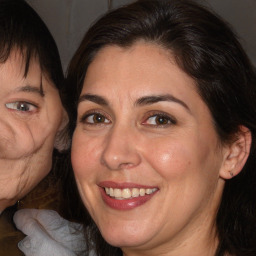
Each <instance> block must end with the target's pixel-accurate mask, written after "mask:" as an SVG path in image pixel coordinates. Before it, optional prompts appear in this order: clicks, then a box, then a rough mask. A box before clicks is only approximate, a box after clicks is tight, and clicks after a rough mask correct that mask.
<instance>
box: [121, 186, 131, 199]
mask: <svg viewBox="0 0 256 256" xmlns="http://www.w3.org/2000/svg"><path fill="white" fill-rule="evenodd" d="M131 195H132V193H131V190H130V189H129V188H125V189H122V197H123V198H125V199H127V198H130V197H131Z"/></svg>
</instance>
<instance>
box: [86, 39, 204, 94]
mask: <svg viewBox="0 0 256 256" xmlns="http://www.w3.org/2000/svg"><path fill="white" fill-rule="evenodd" d="M195 88H196V83H195V81H194V79H192V78H191V77H190V76H188V75H187V74H186V73H185V72H183V71H182V70H181V69H180V68H179V67H178V65H177V64H176V62H175V59H174V57H173V55H172V54H171V53H170V51H168V50H166V49H164V48H163V47H161V46H158V45H156V44H153V43H146V42H137V43H135V44H134V45H132V46H131V47H128V48H123V47H118V46H107V47H104V48H102V49H101V50H100V51H99V52H98V54H97V55H96V57H95V59H94V60H93V61H92V63H91V64H90V65H89V67H88V70H87V74H86V76H85V80H84V87H83V91H87V92H88V91H90V90H93V91H98V92H100V93H104V92H106V91H107V90H114V91H115V92H116V91H130V92H131V93H138V92H139V91H140V90H141V92H142V93H147V91H148V92H151V91H152V90H155V91H158V93H164V92H165V91H166V90H168V91H169V92H171V91H172V90H177V91H182V90H183V93H185V92H186V91H193V92H194V93H195V94H197V92H196V90H195ZM161 90H163V92H161ZM198 96H199V95H198Z"/></svg>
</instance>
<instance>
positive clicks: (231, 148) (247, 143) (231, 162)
mask: <svg viewBox="0 0 256 256" xmlns="http://www.w3.org/2000/svg"><path fill="white" fill-rule="evenodd" d="M251 143H252V135H251V132H250V130H249V129H248V128H247V127H245V126H240V130H239V132H238V133H237V134H236V137H235V141H233V142H232V143H231V144H229V145H228V146H227V147H226V148H225V149H224V151H225V153H224V162H223V164H222V167H221V169H220V177H222V178H223V179H231V178H233V177H234V176H236V175H238V174H239V173H240V172H241V170H242V169H243V167H244V165H245V163H246V161H247V159H248V156H249V154H250V148H251Z"/></svg>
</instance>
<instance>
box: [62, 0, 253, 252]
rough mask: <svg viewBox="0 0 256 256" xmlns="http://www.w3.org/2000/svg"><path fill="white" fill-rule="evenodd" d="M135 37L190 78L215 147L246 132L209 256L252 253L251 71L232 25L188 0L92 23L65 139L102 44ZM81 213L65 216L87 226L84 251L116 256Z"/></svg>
mask: <svg viewBox="0 0 256 256" xmlns="http://www.w3.org/2000/svg"><path fill="white" fill-rule="evenodd" d="M141 39H142V40H144V41H146V42H152V43H154V44H157V45H160V46H161V47H164V48H165V49H166V51H169V52H171V53H172V54H173V56H174V57H175V59H176V62H177V64H178V66H179V67H180V68H181V69H182V70H183V71H184V72H185V73H187V74H188V75H189V76H190V77H192V78H193V79H194V80H195V82H196V85H197V90H198V93H199V95H200V96H201V98H202V99H203V100H204V102H205V103H206V105H207V106H208V108H209V109H210V112H211V114H212V117H213V120H214V126H215V129H216V131H217V134H218V136H219V138H220V141H221V142H223V143H228V142H230V140H231V139H233V138H234V135H235V134H236V133H237V132H239V130H240V127H241V125H243V126H246V127H247V128H249V130H250V132H251V134H252V144H251V150H250V155H249V158H248V160H247V163H246V164H245V166H244V168H243V170H242V171H241V173H240V174H239V175H237V176H236V177H234V178H232V179H230V180H227V181H226V184H225V188H224V192H223V197H222V201H221V203H220V207H219V210H218V214H217V219H216V226H217V232H218V238H219V246H218V248H217V251H216V254H215V255H217V256H222V255H225V254H226V253H228V254H230V255H237V256H249V255H251V256H252V255H256V250H255V247H256V240H255V233H256V232H255V230H256V151H255V149H256V140H255V138H256V137H255V135H256V134H255V132H256V82H255V81H256V79H255V70H254V67H253V66H252V64H251V63H250V60H249V59H248V57H247V55H246V53H245V52H244V50H243V48H242V47H241V45H240V43H239V41H238V39H237V37H236V35H235V34H234V32H233V31H232V29H231V28H230V26H229V25H228V24H227V23H226V22H224V21H223V20H222V19H221V18H220V17H219V16H218V15H216V14H214V13H213V12H212V11H209V10H208V9H207V8H205V7H203V6H200V5H198V4H197V3H195V2H193V1H189V0H140V1H136V2H134V3H132V4H129V5H127V6H123V7H120V8H118V9H116V10H113V11H111V12H109V13H107V14H105V15H104V16H102V17H101V18H100V19H99V20H98V21H96V23H95V24H93V25H92V27H91V28H90V29H89V31H88V32H87V33H86V35H85V36H84V38H83V40H82V42H81V44H80V46H79V48H78V50H77V51H76V53H75V55H74V57H73V59H72V60H71V63H70V65H69V68H68V73H67V83H66V93H68V95H69V101H68V102H67V108H68V111H69V118H70V126H69V133H70V136H72V133H73V131H74V128H75V124H76V118H77V115H76V112H77V100H78V97H79V95H80V93H81V90H82V87H83V81H84V78H85V76H86V72H87V68H88V66H89V65H90V63H91V62H92V61H93V59H94V57H95V56H96V54H97V53H98V51H99V50H100V49H102V48H103V47H105V46H107V45H117V46H120V47H129V46H131V45H132V44H134V43H135V42H136V41H138V40H141ZM70 169H71V168H70ZM69 175H70V176H71V178H70V179H69V184H71V186H75V182H74V178H72V172H71V171H70V173H69ZM71 180H73V181H71ZM66 190H67V187H66ZM69 191H70V190H69ZM73 191H74V189H73ZM73 196H78V192H77V191H75V192H74V195H72V196H71V195H69V199H70V200H69V207H71V208H73V209H78V208H77V207H78V206H77V205H78V203H77V202H75V201H74V199H73ZM74 202H75V203H74ZM80 204H81V201H80ZM79 209H81V211H79V210H78V211H77V212H76V213H74V212H73V213H72V214H71V215H72V217H73V218H74V219H77V220H79V221H82V222H83V223H84V225H85V232H86V237H87V239H88V250H90V249H91V248H93V247H90V245H91V246H93V245H94V246H95V248H94V250H95V251H96V253H97V255H102V256H103V255H104V256H108V255H109V256H113V255H122V252H121V250H120V249H119V248H114V247H112V246H110V245H108V244H107V243H106V242H105V241H104V239H103V238H102V237H101V234H100V232H99V230H98V229H97V227H96V225H95V224H94V222H93V220H92V219H91V218H90V215H89V214H88V213H87V211H86V209H83V207H82V206H80V208H79ZM71 215H70V216H71Z"/></svg>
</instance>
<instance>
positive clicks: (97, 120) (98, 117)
mask: <svg viewBox="0 0 256 256" xmlns="http://www.w3.org/2000/svg"><path fill="white" fill-rule="evenodd" d="M81 121H82V122H83V123H87V124H109V123H110V120H109V119H108V118H106V117H105V116H104V115H102V114H99V113H94V114H88V115H85V116H84V117H82V119H81Z"/></svg>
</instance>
